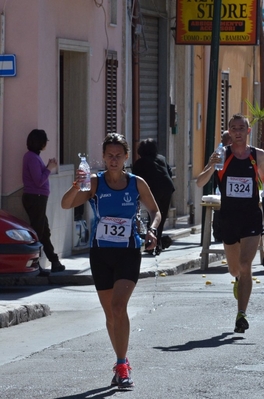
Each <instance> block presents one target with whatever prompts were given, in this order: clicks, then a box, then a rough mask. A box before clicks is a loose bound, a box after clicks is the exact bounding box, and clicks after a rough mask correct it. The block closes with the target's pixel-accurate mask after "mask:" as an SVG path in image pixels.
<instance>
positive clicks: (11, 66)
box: [0, 54, 16, 77]
mask: <svg viewBox="0 0 264 399" xmlns="http://www.w3.org/2000/svg"><path fill="white" fill-rule="evenodd" d="M0 76H2V77H8V76H16V56H15V54H0Z"/></svg>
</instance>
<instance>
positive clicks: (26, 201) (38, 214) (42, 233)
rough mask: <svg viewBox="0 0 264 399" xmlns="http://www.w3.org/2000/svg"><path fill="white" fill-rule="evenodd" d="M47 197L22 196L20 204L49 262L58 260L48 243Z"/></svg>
mask: <svg viewBox="0 0 264 399" xmlns="http://www.w3.org/2000/svg"><path fill="white" fill-rule="evenodd" d="M47 202H48V197H47V196H45V195H37V194H23V196H22V203H23V206H24V208H25V210H26V212H27V214H28V217H29V220H30V224H31V226H32V228H33V229H34V230H35V232H36V233H37V235H38V238H39V241H40V242H41V244H42V245H43V250H44V252H45V254H46V256H47V258H48V260H49V261H50V262H56V261H57V260H59V258H58V255H57V254H55V253H54V247H53V245H52V243H51V241H50V228H49V222H48V218H47V216H46V208H47Z"/></svg>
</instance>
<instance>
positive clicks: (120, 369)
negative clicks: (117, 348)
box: [111, 363, 134, 389]
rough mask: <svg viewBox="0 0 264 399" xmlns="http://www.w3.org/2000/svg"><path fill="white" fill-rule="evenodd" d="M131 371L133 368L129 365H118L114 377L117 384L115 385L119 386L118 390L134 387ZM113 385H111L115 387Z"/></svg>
mask: <svg viewBox="0 0 264 399" xmlns="http://www.w3.org/2000/svg"><path fill="white" fill-rule="evenodd" d="M130 370H131V368H130V366H128V365H127V363H124V364H117V365H116V367H115V376H114V378H115V382H116V383H115V384H114V385H117V386H118V388H120V389H123V388H131V387H134V382H133V381H132V379H131V377H130ZM113 380H114V379H113ZM113 380H112V383H113ZM112 383H111V385H112V386H113V384H112Z"/></svg>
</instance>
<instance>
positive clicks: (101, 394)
mask: <svg viewBox="0 0 264 399" xmlns="http://www.w3.org/2000/svg"><path fill="white" fill-rule="evenodd" d="M130 391H132V389H131V388H130V389H129V388H127V389H122V390H120V389H117V388H113V387H111V386H108V387H102V388H98V389H92V390H91V391H87V392H83V393H79V394H76V393H75V394H74V395H70V396H60V397H57V398H56V399H89V398H93V399H104V398H107V397H110V396H115V394H116V393H117V392H119V393H120V392H124V393H125V392H130Z"/></svg>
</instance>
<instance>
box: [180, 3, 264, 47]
mask: <svg viewBox="0 0 264 399" xmlns="http://www.w3.org/2000/svg"><path fill="white" fill-rule="evenodd" d="M215 1H217V0H215ZM258 3H259V1H258V0H222V5H221V26H220V44H222V45H230V44H232V45H234V44H237V45H255V44H257V30H258V29H257V28H258V18H257V16H258V13H257V10H258V7H259V4H258ZM176 4H177V5H176V38H175V42H176V44H211V36H212V27H213V15H214V0H177V3H176Z"/></svg>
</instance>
